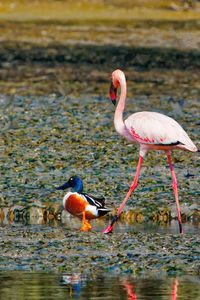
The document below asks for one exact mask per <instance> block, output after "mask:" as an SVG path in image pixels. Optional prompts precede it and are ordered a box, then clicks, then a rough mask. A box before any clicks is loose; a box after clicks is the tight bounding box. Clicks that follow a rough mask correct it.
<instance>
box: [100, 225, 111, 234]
mask: <svg viewBox="0 0 200 300" xmlns="http://www.w3.org/2000/svg"><path fill="white" fill-rule="evenodd" d="M112 231H113V226H111V225H108V227H106V229H104V230H103V231H102V233H112Z"/></svg>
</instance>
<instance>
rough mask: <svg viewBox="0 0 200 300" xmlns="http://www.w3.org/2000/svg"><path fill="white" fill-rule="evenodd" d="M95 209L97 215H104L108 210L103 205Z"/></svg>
mask: <svg viewBox="0 0 200 300" xmlns="http://www.w3.org/2000/svg"><path fill="white" fill-rule="evenodd" d="M97 210H98V216H99V217H102V216H104V215H106V214H107V213H108V212H109V211H110V209H108V208H105V207H102V208H98V209H97Z"/></svg>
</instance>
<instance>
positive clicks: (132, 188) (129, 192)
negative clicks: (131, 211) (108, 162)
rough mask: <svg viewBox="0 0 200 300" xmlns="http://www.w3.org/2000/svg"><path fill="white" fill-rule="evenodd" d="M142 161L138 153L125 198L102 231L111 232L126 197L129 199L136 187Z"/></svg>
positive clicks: (126, 199)
mask: <svg viewBox="0 0 200 300" xmlns="http://www.w3.org/2000/svg"><path fill="white" fill-rule="evenodd" d="M142 161H143V157H142V156H141V155H140V156H139V161H138V165H137V169H136V173H135V178H134V180H133V183H132V185H131V186H130V189H129V191H128V193H127V194H126V197H125V199H124V200H123V202H122V203H121V205H120V207H119V208H118V210H117V214H116V216H115V217H114V218H113V220H112V221H111V224H110V225H108V227H106V229H104V230H103V233H110V232H112V230H113V227H114V225H115V223H116V222H117V220H118V219H119V216H120V214H121V213H122V210H123V208H124V206H125V204H126V202H127V201H128V199H129V197H130V195H131V194H132V192H133V191H134V190H135V188H136V187H137V185H138V178H139V174H140V168H141V165H142Z"/></svg>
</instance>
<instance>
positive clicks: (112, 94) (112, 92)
mask: <svg viewBox="0 0 200 300" xmlns="http://www.w3.org/2000/svg"><path fill="white" fill-rule="evenodd" d="M109 95H110V100H111V101H112V103H113V104H114V105H116V99H117V88H116V87H115V86H114V84H113V83H112V82H111V85H110V91H109Z"/></svg>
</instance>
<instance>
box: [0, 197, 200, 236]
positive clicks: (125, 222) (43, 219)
mask: <svg viewBox="0 0 200 300" xmlns="http://www.w3.org/2000/svg"><path fill="white" fill-rule="evenodd" d="M130 214H131V216H132V215H134V212H133V211H129V212H128V215H122V218H121V219H120V221H119V222H118V223H117V224H116V228H115V230H116V231H117V232H124V231H126V232H127V231H129V232H130V231H149V232H158V233H165V232H168V233H173V232H177V222H176V220H171V221H169V217H167V218H166V220H165V219H163V218H164V217H163V215H162V214H161V215H159V218H154V219H152V220H151V221H148V222H147V221H145V218H144V216H143V217H141V213H139V214H138V215H137V218H130ZM164 216H166V214H165V213H164ZM199 216H200V214H197V216H196V217H194V216H193V217H192V219H191V220H190V221H187V222H185V223H184V232H185V233H195V232H198V230H199V228H200V219H199ZM161 217H162V218H161ZM161 220H162V221H161ZM164 220H165V221H164ZM107 222H108V220H106V219H105V218H101V219H98V220H94V223H93V230H94V231H102V230H103V229H104V227H105V225H106V224H107ZM14 224H22V225H50V226H60V225H64V226H66V227H67V228H71V229H77V230H78V229H79V227H80V221H79V220H77V219H76V218H74V217H72V216H70V215H69V214H68V213H67V212H66V211H63V210H62V206H61V205H57V204H53V205H49V204H48V205H44V204H41V203H37V205H30V206H27V207H23V206H19V205H14V206H11V207H1V208H0V226H5V225H14Z"/></svg>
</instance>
